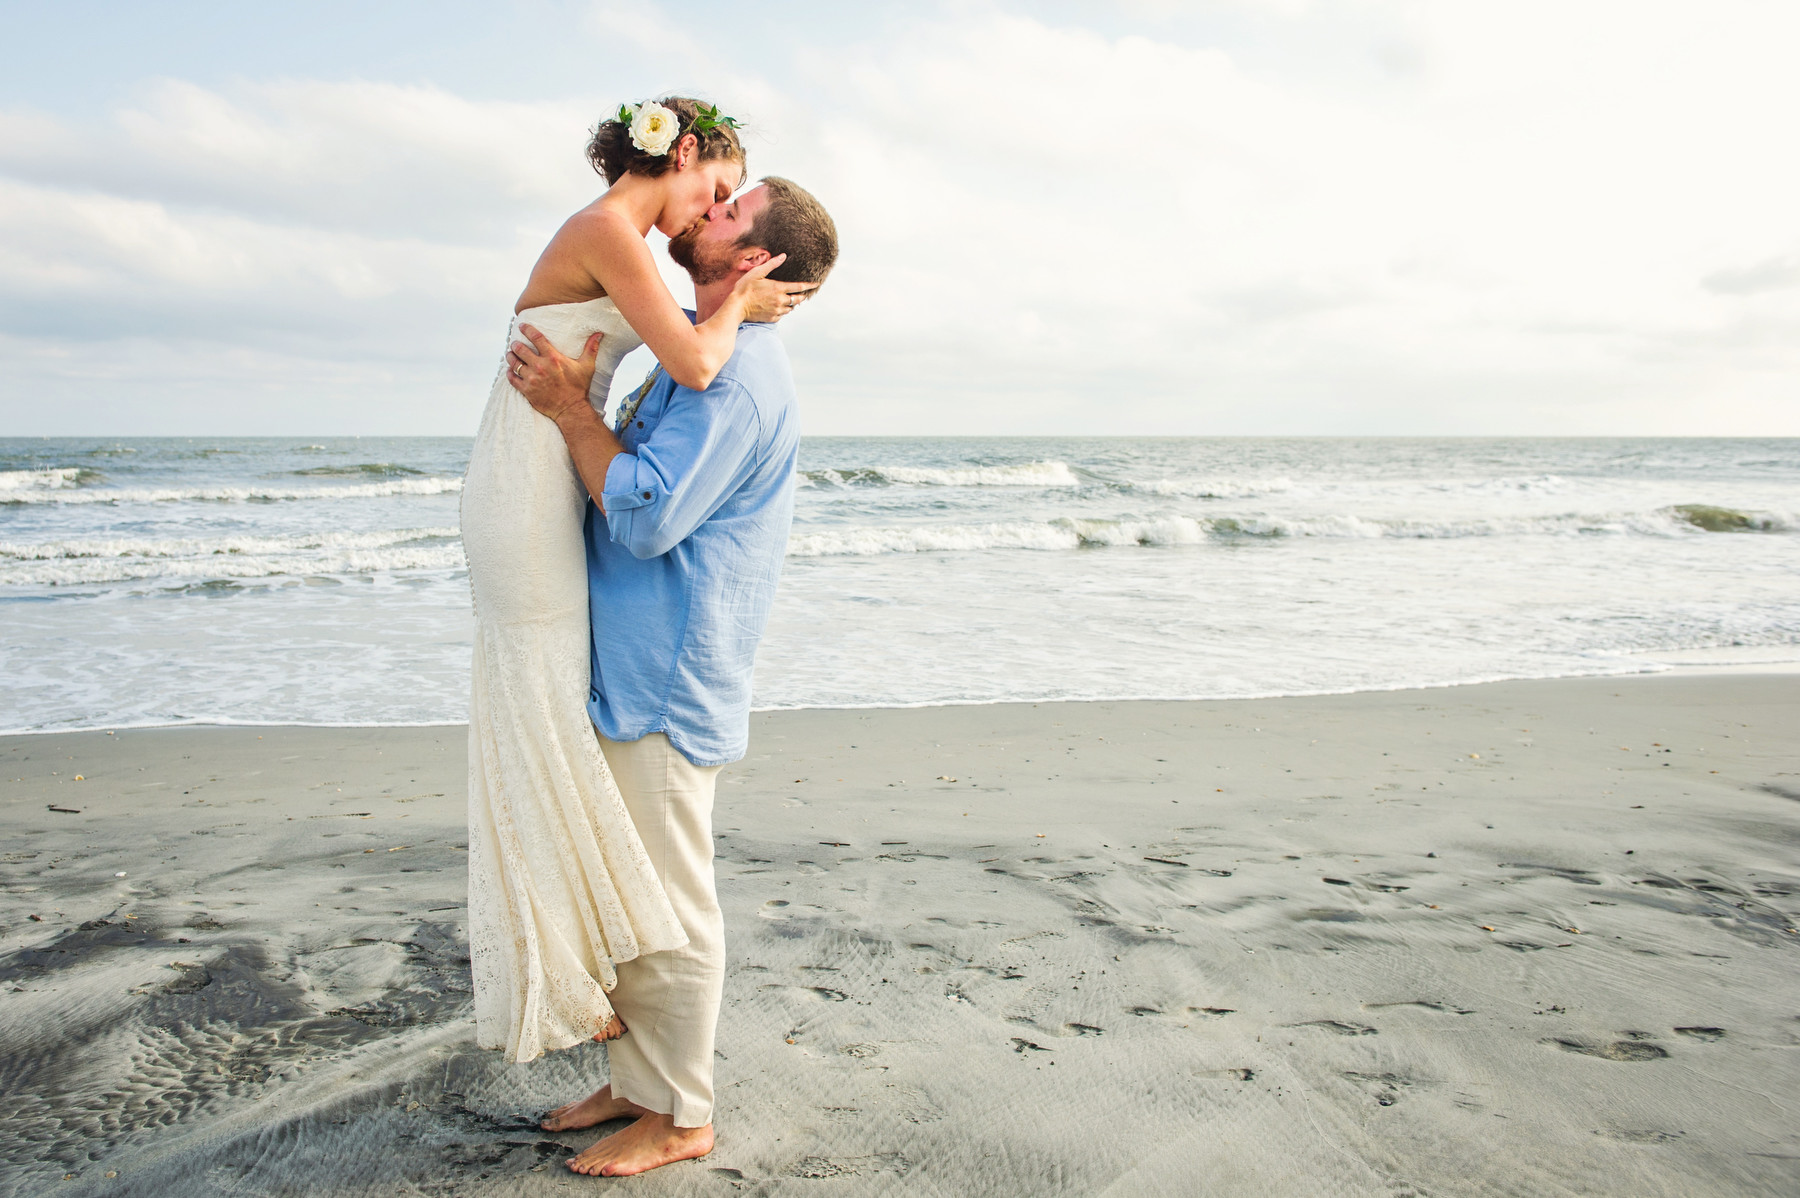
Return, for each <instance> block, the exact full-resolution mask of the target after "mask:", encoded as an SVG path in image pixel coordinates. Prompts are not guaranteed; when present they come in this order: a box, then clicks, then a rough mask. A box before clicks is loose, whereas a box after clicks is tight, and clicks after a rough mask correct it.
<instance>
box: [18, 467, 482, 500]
mask: <svg viewBox="0 0 1800 1198" xmlns="http://www.w3.org/2000/svg"><path fill="white" fill-rule="evenodd" d="M8 473H12V474H29V473H39V472H34V471H9V472H8ZM73 485H74V484H73V483H67V484H57V487H56V488H49V487H45V488H40V489H25V488H23V487H18V488H0V504H5V503H56V504H70V503H114V504H120V503H183V502H189V503H246V502H252V501H263V502H270V501H278V500H326V499H379V498H382V497H384V496H389V495H443V494H447V493H449V492H451V491H460V490H462V479H460V478H399V479H393V480H391V481H388V482H379V483H354V484H347V485H344V486H335V487H333V486H325V487H270V486H248V487H117V488H105V487H93V488H83V489H81V490H63V489H61V488H62V487H64V486H73Z"/></svg>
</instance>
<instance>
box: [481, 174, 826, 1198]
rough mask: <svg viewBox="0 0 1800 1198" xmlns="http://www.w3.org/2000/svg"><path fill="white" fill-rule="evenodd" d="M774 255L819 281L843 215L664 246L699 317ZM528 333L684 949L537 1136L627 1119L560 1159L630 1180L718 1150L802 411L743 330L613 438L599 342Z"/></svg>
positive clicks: (623, 784)
mask: <svg viewBox="0 0 1800 1198" xmlns="http://www.w3.org/2000/svg"><path fill="white" fill-rule="evenodd" d="M777 254H786V255H787V261H785V262H784V263H782V264H781V266H779V267H778V268H776V270H775V271H774V272H773V273H772V274H771V275H770V277H771V278H774V279H779V280H783V281H787V282H809V283H819V282H823V281H824V278H825V276H826V274H827V273H829V272H830V270H831V267H832V264H833V263H834V262H835V261H836V260H837V228H836V226H835V225H833V224H832V220H831V217H830V216H829V215H827V214H826V212H825V209H824V208H823V207H821V206H820V204H819V202H818V201H817V200H815V199H814V198H813V197H812V196H811V195H809V194H807V193H806V192H805V191H802V190H801V189H800V188H799V187H797V186H795V185H794V184H793V183H791V182H789V181H788V180H786V179H781V178H769V179H765V180H763V181H762V183H761V184H760V185H758V186H757V187H755V188H753V189H751V190H750V191H747V192H745V193H744V194H743V195H742V196H739V197H738V198H737V199H735V200H731V201H728V202H726V203H721V204H715V205H714V206H713V207H712V208H711V209H709V210H708V211H707V214H706V216H705V218H704V219H702V220H701V221H699V222H698V223H696V224H695V225H694V226H693V227H692V228H690V229H688V230H687V231H685V232H683V233H682V234H680V235H679V236H678V237H676V238H674V239H673V240H671V241H670V242H669V256H670V257H671V258H673V259H674V260H675V261H676V263H678V264H679V265H680V266H682V267H683V268H685V269H686V270H687V272H688V275H689V276H690V277H691V278H692V279H693V281H694V298H695V309H696V311H695V314H694V315H695V319H696V320H705V319H706V318H707V317H709V316H711V315H712V314H713V313H714V312H715V311H717V310H718V308H719V305H720V304H721V303H723V302H724V299H725V297H726V296H727V295H729V294H730V293H731V290H732V287H733V286H734V285H735V284H736V283H737V281H738V279H740V278H741V277H742V276H743V274H744V272H746V271H749V270H752V269H754V268H755V267H757V266H758V265H760V264H762V263H763V262H766V261H767V260H768V259H769V258H771V257H773V256H775V255H777ZM810 295H811V293H810V292H808V293H806V296H807V297H810ZM799 298H805V297H799ZM796 302H798V299H796ZM521 331H523V332H524V333H525V334H526V336H528V337H529V338H530V339H531V346H529V347H528V346H525V345H522V344H517V343H515V344H514V345H513V347H512V352H511V353H510V354H509V355H508V359H509V361H510V362H511V363H512V365H513V367H514V371H515V374H514V375H513V376H510V377H512V382H513V386H515V387H517V388H518V389H519V390H520V391H521V392H522V393H523V394H524V395H525V397H526V399H528V400H530V401H531V405H532V407H534V408H536V409H537V410H538V411H539V412H541V413H543V414H544V415H546V416H549V417H551V418H552V419H554V420H555V421H556V424H557V427H558V428H560V429H561V430H562V434H563V438H564V440H565V441H566V442H567V443H568V446H569V454H570V456H571V457H573V458H574V461H575V466H576V468H577V469H578V470H579V471H580V473H581V477H582V480H583V481H584V482H585V483H586V484H587V489H588V494H589V495H590V496H591V497H592V498H593V500H594V502H595V505H596V506H594V507H590V508H589V509H588V515H587V557H588V589H589V594H590V597H591V602H590V604H589V610H590V612H591V613H592V615H591V619H592V623H593V634H594V640H593V644H594V655H593V683H592V690H591V691H590V692H589V694H588V715H589V716H590V717H591V718H592V720H593V722H594V727H595V728H596V729H597V730H598V735H599V738H600V747H601V749H602V751H603V752H604V753H605V754H606V761H607V765H608V766H610V767H611V769H612V773H613V777H614V779H615V780H616V781H617V782H618V785H619V792H620V794H621V795H622V796H623V797H624V799H625V806H626V808H627V810H629V811H630V813H631V820H632V823H633V824H634V825H635V826H636V828H637V831H638V835H639V836H641V837H642V838H643V842H644V847H645V848H646V849H647V850H649V853H650V860H651V863H652V864H653V865H654V866H655V868H656V872H657V876H658V877H659V878H660V879H661V881H662V884H663V889H664V890H665V891H666V892H667V893H668V896H669V901H670V903H671V904H673V906H674V908H675V913H676V915H677V916H679V917H680V919H681V924H682V927H683V928H684V929H685V930H686V932H687V935H688V943H687V944H686V946H685V947H682V948H679V949H674V950H671V951H669V952H661V953H651V954H649V955H647V956H643V957H639V958H637V959H636V960H633V961H627V962H624V963H623V964H621V965H619V966H618V975H619V984H618V987H617V988H616V989H615V990H614V991H613V992H612V995H611V998H612V1002H613V1005H614V1007H616V1008H617V1009H618V1013H619V1016H620V1018H622V1019H623V1020H624V1022H625V1026H626V1028H627V1029H628V1031H627V1033H626V1034H625V1035H624V1037H623V1038H621V1039H618V1040H614V1041H612V1042H611V1044H610V1045H609V1047H608V1049H607V1053H608V1061H609V1064H610V1065H611V1073H612V1080H611V1084H610V1085H607V1086H603V1087H601V1088H600V1089H599V1090H598V1091H597V1092H596V1093H594V1094H593V1095H591V1096H589V1097H588V1098H585V1099H583V1100H581V1101H580V1102H574V1103H570V1104H569V1105H568V1106H565V1107H562V1108H560V1109H558V1110H556V1111H553V1112H551V1113H550V1115H549V1116H548V1117H547V1118H546V1119H545V1121H544V1124H543V1126H544V1128H545V1129H546V1130H548V1131H567V1130H570V1129H573V1128H579V1127H592V1126H594V1125H595V1124H598V1123H604V1122H606V1121H608V1120H610V1119H621V1118H631V1119H634V1120H635V1121H634V1122H633V1123H632V1124H631V1125H630V1126H629V1127H626V1128H625V1129H624V1130H622V1131H618V1132H615V1133H613V1134H612V1135H610V1136H607V1137H606V1138H604V1139H602V1140H600V1141H599V1142H597V1143H595V1144H594V1145H593V1146H592V1147H590V1148H588V1149H587V1151H585V1152H583V1153H581V1154H580V1155H578V1156H576V1157H575V1158H574V1159H573V1160H571V1161H570V1162H569V1165H570V1167H571V1168H572V1169H574V1170H575V1171H576V1172H578V1173H588V1174H596V1175H599V1174H604V1175H608V1176H619V1175H622V1174H627V1173H641V1172H643V1171H644V1170H646V1169H654V1168H656V1167H657V1166H658V1165H666V1164H668V1163H670V1162H672V1161H679V1160H686V1159H689V1158H691V1157H698V1156H704V1155H706V1154H707V1153H708V1152H710V1151H712V1146H713V1131H712V1108H713V1073H712V1063H713V1033H714V1030H715V1028H716V1026H717V1024H718V1020H719V1003H720V997H721V992H722V989H723V984H724V975H725V927H724V919H723V917H722V916H721V915H720V912H719V900H718V895H717V892H716V891H715V889H714V885H713V836H712V807H713V791H714V787H715V785H716V783H717V781H718V775H719V770H720V768H721V767H722V766H724V765H726V764H727V763H729V762H733V761H737V760H738V759H740V758H741V757H743V755H744V751H745V748H746V746H747V743H748V740H749V731H750V670H751V665H752V659H753V658H754V656H755V653H756V645H757V642H758V641H760V640H761V639H762V633H763V628H764V626H765V625H766V624H767V623H768V617H769V605H770V602H771V601H772V599H773V598H774V594H775V580H776V576H777V575H778V574H779V573H780V570H781V560H782V557H783V555H784V553H785V552H786V548H787V536H788V527H789V525H790V524H791V522H792V519H793V511H794V490H793V475H794V460H795V455H796V452H797V450H798V447H799V441H800V428H799V413H798V411H797V400H796V398H795V395H794V380H793V375H792V373H791V372H790V370H789V367H788V357H787V351H786V350H785V349H784V348H783V347H782V344H781V340H780V338H778V337H777V336H776V335H775V326H774V325H773V324H745V325H742V326H740V327H739V329H738V336H737V350H736V352H735V353H733V354H732V356H731V360H730V361H729V362H728V363H726V365H725V368H724V369H723V370H721V371H720V372H719V375H718V377H717V378H716V379H714V380H713V383H712V385H711V386H710V387H708V388H707V389H706V390H704V391H690V390H688V389H687V388H685V387H679V386H676V385H675V383H674V381H673V380H672V379H670V378H669V377H668V375H667V374H666V373H664V372H663V370H662V369H661V367H658V368H657V369H656V370H654V371H653V372H651V375H650V377H649V378H648V379H647V380H645V382H644V385H643V386H642V387H641V388H639V389H638V390H637V391H636V392H635V393H634V394H633V395H631V396H630V397H628V398H627V399H626V400H625V402H624V403H623V404H622V405H621V407H620V410H619V414H618V417H617V420H616V422H615V424H614V426H613V428H612V429H610V430H609V429H608V428H607V427H606V425H605V424H604V423H603V422H602V420H601V418H600V416H599V414H598V413H596V412H595V411H594V409H593V408H592V406H590V405H589V403H588V400H587V389H588V380H589V379H590V378H591V377H592V375H593V372H594V358H595V349H596V346H598V344H599V340H600V335H599V334H595V335H594V336H593V337H592V338H590V339H589V341H588V344H587V348H586V351H585V352H584V353H583V355H582V356H581V357H580V358H579V359H572V358H569V357H566V356H565V355H563V354H561V353H559V352H557V350H556V347H555V346H553V345H551V344H550V343H549V341H547V340H546V339H545V338H544V337H543V336H542V335H541V334H539V333H538V332H537V331H536V330H535V329H532V328H531V327H530V326H529V325H526V326H523V327H522V330H521Z"/></svg>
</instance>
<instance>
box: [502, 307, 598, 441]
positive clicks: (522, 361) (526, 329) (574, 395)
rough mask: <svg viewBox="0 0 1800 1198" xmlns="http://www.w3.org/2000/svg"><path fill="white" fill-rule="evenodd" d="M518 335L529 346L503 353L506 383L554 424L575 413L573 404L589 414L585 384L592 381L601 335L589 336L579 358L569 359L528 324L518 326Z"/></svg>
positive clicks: (514, 345)
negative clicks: (526, 340) (504, 356)
mask: <svg viewBox="0 0 1800 1198" xmlns="http://www.w3.org/2000/svg"><path fill="white" fill-rule="evenodd" d="M519 332H521V333H523V334H525V336H526V337H528V338H530V340H531V344H530V345H526V344H525V343H524V342H522V341H515V342H513V343H512V348H511V349H510V350H508V351H507V354H506V367H507V371H506V381H507V382H509V383H511V384H512V385H513V387H514V389H515V390H517V391H518V392H519V394H521V395H523V396H524V397H525V398H526V400H527V401H529V402H530V404H531V406H532V407H534V408H536V409H537V410H538V411H539V412H542V413H543V414H544V415H546V416H548V417H550V419H552V420H555V421H557V422H558V423H561V422H562V419H563V417H564V416H565V415H567V414H569V413H571V412H576V413H578V412H579V410H578V409H577V408H576V407H575V405H576V404H580V405H581V406H582V407H583V408H587V410H588V411H590V412H591V411H593V408H592V407H591V406H589V404H588V402H587V394H588V384H589V383H591V382H593V379H594V363H595V360H596V359H597V358H598V357H599V354H600V338H601V337H603V336H604V335H605V334H603V333H595V334H594V335H593V336H591V337H589V338H588V340H587V345H586V347H585V348H583V349H582V351H581V356H580V357H579V358H571V357H569V356H568V355H567V354H565V353H563V352H562V351H561V350H559V349H557V348H556V347H555V346H554V345H552V344H550V339H549V338H548V337H545V336H544V335H543V334H542V333H540V332H538V331H537V330H536V329H534V328H532V327H531V326H530V325H528V324H522V325H520V326H519Z"/></svg>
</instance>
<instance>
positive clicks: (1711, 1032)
mask: <svg viewBox="0 0 1800 1198" xmlns="http://www.w3.org/2000/svg"><path fill="white" fill-rule="evenodd" d="M1675 1031H1676V1033H1677V1034H1678V1035H1683V1036H1689V1037H1691V1038H1693V1039H1695V1040H1704V1041H1706V1042H1707V1043H1708V1044H1711V1043H1713V1042H1714V1041H1718V1040H1723V1039H1724V1038H1725V1029H1724V1028H1722V1027H1678V1028H1676V1029H1675Z"/></svg>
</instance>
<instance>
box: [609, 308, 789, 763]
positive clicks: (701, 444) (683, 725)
mask: <svg viewBox="0 0 1800 1198" xmlns="http://www.w3.org/2000/svg"><path fill="white" fill-rule="evenodd" d="M618 432H619V439H620V441H621V442H623V444H624V447H625V452H624V453H622V454H620V455H618V456H617V457H615V458H614V459H613V460H612V465H611V466H610V467H608V468H607V472H606V487H605V490H604V491H603V493H602V495H601V500H602V503H603V504H604V506H605V512H604V514H602V513H601V512H599V511H596V510H595V509H594V508H593V507H592V506H590V507H589V508H588V515H587V558H588V593H589V611H590V613H591V617H590V618H591V622H592V624H593V629H594V655H593V689H592V691H591V692H590V693H589V695H588V714H589V716H591V717H592V719H593V721H594V726H595V727H596V728H598V729H599V730H600V731H601V732H602V733H604V734H605V735H606V737H607V738H608V739H610V740H619V741H629V740H637V739H639V738H640V737H644V736H648V735H649V734H651V733H652V732H662V733H665V734H667V736H668V738H669V741H670V743H671V744H673V745H674V746H675V747H676V748H677V749H679V750H680V751H681V753H682V754H683V755H684V756H685V757H687V758H688V760H690V761H692V762H693V763H694V764H695V765H724V764H725V763H727V762H731V761H736V760H738V759H739V758H741V757H742V756H743V755H744V752H745V750H746V748H747V747H748V745H749V740H750V672H751V667H752V665H753V663H754V659H755V656H756V645H757V642H758V641H760V640H761V639H762V634H763V629H764V628H765V627H766V626H767V624H768V622H769V607H770V605H771V603H772V602H773V601H774V598H775V581H776V578H777V577H778V576H779V575H780V573H781V560H782V557H783V556H784V555H785V553H786V552H787V539H788V529H789V527H790V526H791V525H792V523H793V518H794V461H795V458H796V456H797V454H798V451H799V446H800V420H799V411H798V400H797V398H796V396H795V394H794V377H793V373H792V371H791V370H790V368H789V365H788V357H787V350H786V349H785V348H784V347H783V346H782V344H781V339H780V338H779V337H777V336H776V334H775V326H774V325H768V324H746V325H743V326H741V327H740V328H739V329H738V338H737V350H736V352H734V353H733V354H732V355H731V361H730V362H728V363H726V365H725V369H723V370H721V371H720V372H719V376H718V377H717V378H715V379H714V380H713V383H712V386H710V387H708V388H707V389H706V390H704V391H691V390H689V389H688V388H686V387H678V386H676V385H675V382H674V380H673V379H671V378H669V377H668V375H667V374H666V373H661V372H659V373H658V375H657V376H656V377H655V378H654V380H653V381H652V382H651V384H650V386H649V390H648V391H646V392H644V393H643V396H642V400H641V402H640V403H639V404H638V406H637V410H636V411H635V412H632V413H631V414H630V416H629V418H628V419H626V420H625V422H624V424H623V425H622V427H620V429H619V430H618Z"/></svg>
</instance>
